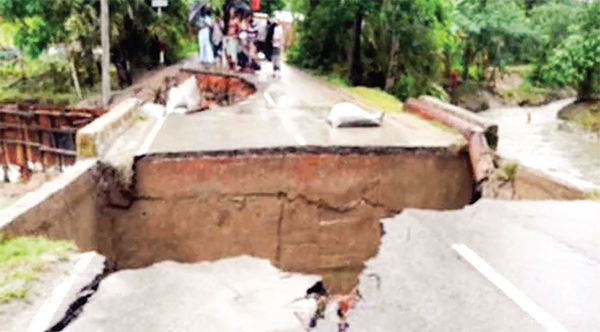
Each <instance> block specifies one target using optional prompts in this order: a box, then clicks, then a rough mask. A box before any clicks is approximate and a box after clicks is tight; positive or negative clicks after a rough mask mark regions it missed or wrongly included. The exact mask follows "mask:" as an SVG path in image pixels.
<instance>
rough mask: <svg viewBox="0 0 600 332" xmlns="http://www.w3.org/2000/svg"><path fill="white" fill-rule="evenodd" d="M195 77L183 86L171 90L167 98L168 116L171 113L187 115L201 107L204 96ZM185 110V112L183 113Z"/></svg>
mask: <svg viewBox="0 0 600 332" xmlns="http://www.w3.org/2000/svg"><path fill="white" fill-rule="evenodd" d="M197 83H198V82H197V80H196V77H195V76H192V77H190V78H188V79H187V80H186V81H185V82H183V84H180V85H179V86H177V87H174V88H171V90H169V96H168V98H167V114H169V113H185V112H186V111H193V110H195V109H197V108H198V106H200V102H201V101H202V96H201V95H200V90H199V89H198V84H197ZM181 108H185V111H183V112H182V111H181Z"/></svg>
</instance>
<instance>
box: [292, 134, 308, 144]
mask: <svg viewBox="0 0 600 332" xmlns="http://www.w3.org/2000/svg"><path fill="white" fill-rule="evenodd" d="M294 138H295V139H296V142H298V144H300V145H306V141H305V140H304V137H302V136H301V135H300V134H296V135H295V136H294Z"/></svg>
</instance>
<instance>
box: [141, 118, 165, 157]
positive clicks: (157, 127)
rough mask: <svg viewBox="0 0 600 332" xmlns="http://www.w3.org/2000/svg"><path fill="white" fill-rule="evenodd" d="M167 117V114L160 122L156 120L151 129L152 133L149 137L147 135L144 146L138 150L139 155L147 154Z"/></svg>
mask: <svg viewBox="0 0 600 332" xmlns="http://www.w3.org/2000/svg"><path fill="white" fill-rule="evenodd" d="M165 118H166V116H165V117H162V118H160V119H158V122H156V124H155V125H154V127H153V128H152V130H151V131H150V134H148V137H146V140H145V141H144V144H142V147H141V148H140V150H139V151H138V153H137V154H138V155H142V154H145V153H146V152H148V149H149V148H150V145H152V142H154V139H155V138H156V134H158V131H159V130H160V128H161V127H162V125H163V124H164V123H165Z"/></svg>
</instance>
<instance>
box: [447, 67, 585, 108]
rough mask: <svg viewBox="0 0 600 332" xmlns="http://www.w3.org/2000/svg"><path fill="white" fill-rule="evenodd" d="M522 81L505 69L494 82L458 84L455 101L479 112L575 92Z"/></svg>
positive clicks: (551, 99)
mask: <svg viewBox="0 0 600 332" xmlns="http://www.w3.org/2000/svg"><path fill="white" fill-rule="evenodd" d="M524 83H525V80H524V79H523V77H522V76H521V75H520V74H517V73H506V74H503V75H501V76H499V77H497V78H496V80H495V82H494V83H490V84H485V83H468V84H462V85H461V86H459V87H458V88H457V96H456V105H458V106H460V107H463V108H466V109H468V110H471V111H473V112H481V111H484V110H487V109H493V108H499V107H507V106H509V107H510V106H515V107H516V106H542V105H546V104H549V103H551V102H554V101H557V100H561V99H567V98H573V97H575V96H576V95H577V93H576V91H575V90H573V89H558V90H546V89H540V88H535V87H526V86H524Z"/></svg>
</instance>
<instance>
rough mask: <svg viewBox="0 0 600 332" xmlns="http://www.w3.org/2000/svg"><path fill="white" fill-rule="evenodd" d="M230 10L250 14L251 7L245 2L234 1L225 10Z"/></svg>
mask: <svg viewBox="0 0 600 332" xmlns="http://www.w3.org/2000/svg"><path fill="white" fill-rule="evenodd" d="M230 8H233V9H235V10H236V11H238V10H242V11H244V12H246V13H252V7H250V5H249V4H248V3H247V2H246V1H242V0H238V1H234V2H233V3H231V5H230V6H229V8H227V10H229V9H230Z"/></svg>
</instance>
